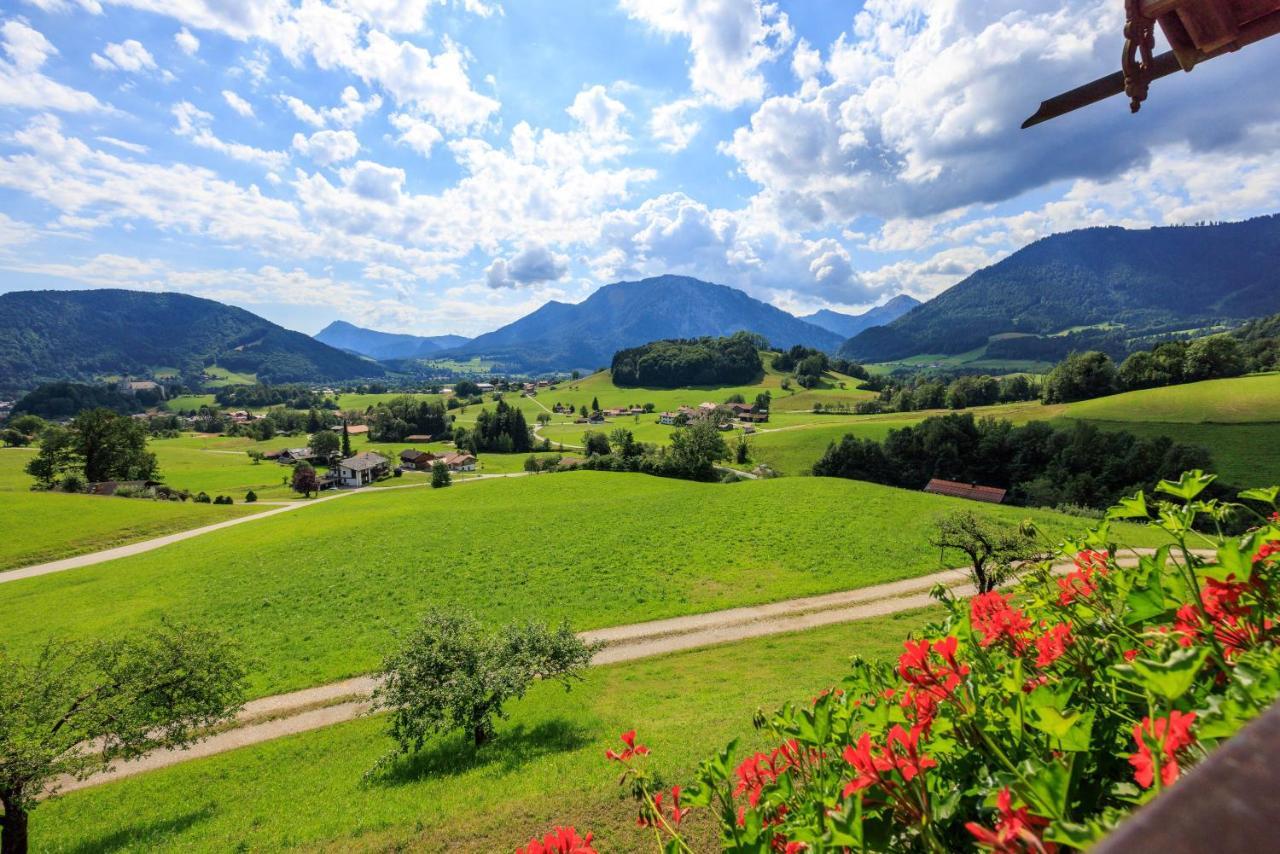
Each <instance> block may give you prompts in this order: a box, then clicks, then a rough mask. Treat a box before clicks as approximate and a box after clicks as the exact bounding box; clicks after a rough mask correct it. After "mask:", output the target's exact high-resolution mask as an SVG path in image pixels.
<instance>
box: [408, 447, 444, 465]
mask: <svg viewBox="0 0 1280 854" xmlns="http://www.w3.org/2000/svg"><path fill="white" fill-rule="evenodd" d="M435 458H436V455H435V454H432V453H428V452H426V451H419V450H418V449H417V448H406V449H405V450H403V451H401V452H400V465H402V466H404V467H405V468H407V469H429V468H431V461H432V460H434V459H435Z"/></svg>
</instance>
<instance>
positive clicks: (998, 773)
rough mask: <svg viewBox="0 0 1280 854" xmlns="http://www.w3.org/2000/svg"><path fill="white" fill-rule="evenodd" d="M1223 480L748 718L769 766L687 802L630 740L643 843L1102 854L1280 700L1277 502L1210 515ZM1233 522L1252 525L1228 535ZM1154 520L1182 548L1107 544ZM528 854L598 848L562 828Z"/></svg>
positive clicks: (1130, 507) (1082, 543) (1151, 508)
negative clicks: (708, 818) (1141, 810)
mask: <svg viewBox="0 0 1280 854" xmlns="http://www.w3.org/2000/svg"><path fill="white" fill-rule="evenodd" d="M1213 479H1214V478H1213V475H1205V474H1203V473H1201V472H1199V471H1194V472H1190V473H1188V474H1184V475H1183V476H1182V477H1181V478H1180V479H1179V480H1178V481H1161V482H1160V484H1159V485H1158V487H1157V493H1158V494H1159V496H1161V497H1160V498H1158V499H1154V500H1152V499H1148V497H1147V496H1146V495H1144V494H1143V493H1141V492H1139V493H1137V494H1136V495H1135V496H1133V497H1132V498H1128V499H1125V500H1124V501H1122V502H1121V503H1120V504H1119V505H1117V506H1116V507H1113V508H1111V510H1110V511H1108V513H1107V516H1106V518H1105V519H1104V520H1103V521H1102V522H1101V523H1100V524H1099V525H1098V526H1097V527H1096V528H1094V529H1093V530H1091V531H1089V532H1088V533H1087V534H1086V535H1085V536H1083V537H1081V538H1080V539H1079V540H1078V541H1077V542H1071V543H1066V544H1064V545H1063V547H1062V551H1061V553H1062V554H1063V555H1066V556H1068V562H1067V563H1065V564H1057V565H1055V564H1054V563H1053V562H1052V561H1046V562H1044V563H1043V564H1040V565H1037V566H1036V567H1034V568H1033V569H1032V570H1030V571H1029V572H1027V573H1026V574H1025V575H1024V576H1023V577H1022V578H1021V579H1020V581H1019V582H1018V583H1017V584H1016V585H1014V586H1013V587H1012V588H1011V589H1009V591H1008V592H1002V591H1000V590H995V591H991V592H988V593H984V594H981V595H977V596H974V597H972V598H969V599H961V598H957V597H955V596H954V595H952V594H951V593H949V592H948V591H946V590H945V589H942V588H939V589H937V590H936V591H935V595H936V596H937V598H939V599H940V600H941V601H942V602H943V603H944V605H945V607H946V610H947V615H946V617H945V618H944V619H943V620H941V621H940V622H937V623H934V624H932V625H930V626H929V627H927V628H926V629H925V630H924V632H923V633H922V634H921V635H920V636H919V637H913V638H909V639H907V640H906V641H905V642H904V644H903V653H902V655H901V657H900V658H899V660H898V661H897V663H896V666H893V665H889V664H877V663H872V662H869V661H865V660H861V659H855V660H854V664H853V668H852V673H851V675H850V676H849V677H848V678H847V679H846V680H845V681H844V683H843V684H842V685H840V686H837V687H832V688H831V689H830V690H827V691H824V692H822V694H820V695H819V696H817V697H814V698H812V699H811V700H810V701H808V702H796V703H791V704H789V705H787V706H785V707H784V708H782V709H781V710H779V711H778V712H776V713H775V714H773V715H772V716H767V717H766V716H763V715H762V716H760V717H759V718H758V719H757V720H756V726H757V727H758V728H759V729H760V730H761V731H762V732H763V733H764V734H765V735H766V737H767V738H768V739H769V740H770V742H771V743H773V744H776V745H777V746H776V747H774V748H773V749H772V750H769V751H767V752H757V753H754V754H753V755H750V756H747V757H745V758H743V759H742V760H741V761H739V762H738V763H737V764H736V765H735V764H734V762H733V758H734V756H735V745H734V744H730V745H729V746H727V747H726V748H725V749H724V750H722V751H720V752H719V753H717V754H716V755H715V756H713V757H711V758H710V759H707V760H706V761H704V762H703V763H702V764H701V766H700V768H699V771H698V774H697V779H696V780H695V781H694V782H693V783H692V785H689V786H686V787H683V788H682V787H680V786H673V787H671V788H669V789H667V788H665V787H661V788H660V787H659V786H658V785H657V783H656V779H657V777H656V776H655V775H654V774H653V773H652V772H651V771H650V770H649V769H648V768H647V761H648V760H647V759H646V757H647V756H648V754H649V751H648V748H646V747H645V746H644V745H643V744H641V743H639V742H638V740H637V735H636V733H635V732H634V731H632V732H628V733H626V734H624V735H623V737H622V739H623V742H624V744H623V747H622V749H621V750H618V751H609V752H608V754H607V757H608V759H609V760H610V761H615V762H618V763H620V764H621V765H622V766H623V769H624V770H623V777H622V779H623V781H624V783H627V784H629V785H630V786H631V789H632V793H633V795H634V796H635V798H636V799H637V801H638V806H639V816H638V819H637V820H638V822H639V824H640V826H642V827H648V828H651V829H652V831H653V833H654V842H655V846H656V847H657V848H658V849H659V850H662V851H668V852H672V851H692V850H693V849H692V848H691V846H690V844H689V842H688V841H687V840H686V838H685V835H684V834H683V833H682V827H683V826H685V822H686V820H687V819H686V816H687V814H688V812H689V810H691V809H699V808H700V809H705V810H709V811H711V813H712V814H713V816H714V818H715V819H716V820H717V821H718V823H719V827H720V831H719V835H720V840H721V843H722V847H723V848H724V849H725V850H730V851H744V852H746V851H781V852H788V854H794V852H800V851H831V850H847V851H864V850H873V851H937V852H942V851H958V850H975V849H984V850H993V851H1000V852H1050V851H1055V850H1062V849H1075V848H1086V847H1088V846H1090V845H1091V844H1093V843H1094V842H1096V841H1098V840H1099V839H1101V838H1102V837H1103V836H1105V835H1106V834H1107V833H1108V832H1109V831H1110V830H1111V829H1112V828H1113V827H1115V826H1116V824H1118V823H1119V822H1120V821H1121V820H1122V819H1123V818H1124V817H1125V816H1126V815H1127V814H1128V813H1129V812H1131V811H1132V810H1134V809H1135V808H1137V807H1138V806H1140V805H1142V804H1144V803H1146V802H1148V801H1150V800H1151V799H1153V798H1156V797H1158V796H1159V795H1160V793H1161V792H1162V791H1163V790H1164V789H1166V788H1168V787H1169V786H1173V785H1182V783H1180V782H1179V780H1180V779H1181V777H1182V776H1183V775H1185V774H1186V773H1187V771H1188V769H1190V768H1192V767H1194V766H1195V765H1196V764H1197V763H1199V762H1200V761H1202V760H1203V759H1204V758H1205V757H1206V756H1207V755H1208V754H1209V753H1210V752H1212V750H1213V749H1214V747H1216V746H1217V745H1218V744H1219V743H1221V742H1222V741H1224V740H1225V739H1228V738H1230V737H1231V736H1232V735H1233V734H1234V733H1235V732H1237V731H1238V730H1239V729H1240V728H1241V727H1242V726H1244V725H1245V724H1246V723H1247V722H1248V721H1249V720H1251V719H1252V718H1254V717H1255V716H1257V715H1258V714H1260V713H1261V712H1262V711H1263V710H1264V709H1266V708H1267V707H1268V706H1269V705H1270V704H1271V703H1272V702H1273V701H1274V700H1275V698H1276V697H1277V695H1280V644H1278V643H1277V640H1278V639H1280V625H1278V624H1277V621H1276V617H1277V612H1278V611H1280V599H1278V597H1277V590H1278V589H1280V513H1277V512H1276V500H1277V492H1278V491H1280V490H1277V488H1275V487H1272V488H1270V489H1253V490H1247V491H1245V492H1242V493H1240V498H1241V500H1242V503H1241V504H1232V503H1229V502H1224V501H1221V500H1217V499H1213V500H1205V499H1204V498H1202V497H1201V494H1202V493H1203V491H1204V490H1205V488H1206V487H1207V486H1209V484H1210V483H1212V481H1213ZM1259 507H1265V508H1266V509H1265V510H1263V511H1261V512H1259V509H1258V508H1259ZM1241 512H1245V513H1249V514H1251V515H1252V517H1253V519H1254V526H1253V527H1252V528H1251V529H1250V530H1249V531H1248V532H1247V533H1246V534H1244V535H1243V536H1231V535H1227V534H1224V533H1221V528H1220V526H1219V525H1218V523H1219V522H1220V521H1221V520H1223V519H1226V518H1229V517H1230V518H1234V514H1239V513H1241ZM1265 513H1270V515H1264V514H1265ZM1142 518H1150V519H1151V524H1153V525H1156V526H1158V527H1159V528H1161V529H1163V530H1164V531H1165V532H1166V533H1167V534H1168V535H1169V537H1170V538H1171V540H1172V543H1171V544H1170V545H1166V546H1163V547H1161V548H1159V549H1157V550H1155V552H1154V553H1150V552H1142V553H1139V552H1137V551H1127V550H1122V549H1120V548H1119V547H1117V544H1116V543H1114V542H1112V531H1111V523H1112V522H1113V521H1114V520H1120V519H1142ZM1206 530H1207V531H1209V532H1210V533H1203V531H1206ZM570 838H572V840H573V841H574V844H573V846H572V847H571V848H564V847H561V848H556V847H548V846H547V844H546V843H547V842H549V841H554V840H557V839H564V840H568V839H570ZM584 839H585V842H584V841H583V840H584ZM526 850H528V851H561V850H564V851H568V850H573V851H579V852H584V854H588V852H592V851H594V850H595V849H594V847H593V843H592V842H591V836H590V835H589V834H588V835H586V836H585V837H581V838H579V837H577V836H576V835H574V832H573V831H572V829H570V830H569V832H567V833H564V834H560V835H559V836H555V835H552V836H548V837H546V839H544V840H542V841H538V840H536V839H535V840H532V841H531V844H530V846H529V847H528V848H527V849H526Z"/></svg>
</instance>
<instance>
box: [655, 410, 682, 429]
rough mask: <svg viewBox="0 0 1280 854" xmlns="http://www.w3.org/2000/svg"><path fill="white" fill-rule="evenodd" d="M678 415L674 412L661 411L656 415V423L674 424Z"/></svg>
mask: <svg viewBox="0 0 1280 854" xmlns="http://www.w3.org/2000/svg"><path fill="white" fill-rule="evenodd" d="M678 417H679V416H678V415H677V414H676V413H674V412H662V413H659V415H658V423H659V424H666V425H669V426H674V425H675V423H676V418H678Z"/></svg>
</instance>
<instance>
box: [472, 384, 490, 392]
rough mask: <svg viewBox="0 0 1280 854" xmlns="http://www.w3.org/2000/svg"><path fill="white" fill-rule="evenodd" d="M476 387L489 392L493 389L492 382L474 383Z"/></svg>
mask: <svg viewBox="0 0 1280 854" xmlns="http://www.w3.org/2000/svg"><path fill="white" fill-rule="evenodd" d="M476 388H478V389H480V391H482V392H490V391H493V383H476Z"/></svg>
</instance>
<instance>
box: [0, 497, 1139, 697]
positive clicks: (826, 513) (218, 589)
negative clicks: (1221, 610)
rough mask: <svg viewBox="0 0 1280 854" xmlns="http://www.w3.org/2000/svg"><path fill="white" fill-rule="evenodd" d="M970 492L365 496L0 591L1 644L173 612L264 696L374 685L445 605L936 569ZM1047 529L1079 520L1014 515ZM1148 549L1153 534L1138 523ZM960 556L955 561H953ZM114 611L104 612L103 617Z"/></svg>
mask: <svg viewBox="0 0 1280 854" xmlns="http://www.w3.org/2000/svg"><path fill="white" fill-rule="evenodd" d="M959 508H965V509H975V508H974V505H973V504H971V503H968V502H964V501H962V500H960V499H950V498H943V497H939V496H934V495H927V494H924V493H919V492H909V491H905V490H898V489H892V488H889V487H883V486H877V485H874V484H867V483H859V482H856V481H848V480H839V479H828V478H790V479H786V478H783V479H777V480H770V481H758V482H748V483H738V484H732V485H725V484H704V483H692V482H689V481H680V480H670V479H663V478H656V477H649V476H646V475H629V474H613V473H605V472H573V473H561V474H543V475H537V476H532V477H521V478H511V479H505V478H503V479H496V480H489V481H482V482H477V483H469V484H458V485H456V486H454V487H451V488H448V489H443V490H437V489H430V488H419V489H402V490H395V491H393V492H387V491H383V490H365V491H362V492H360V493H356V494H352V495H347V496H344V497H342V498H340V499H337V500H333V501H328V502H325V503H322V504H317V505H316V506H313V507H309V508H306V509H305V510H301V511H298V512H295V513H287V514H283V515H280V516H275V517H272V518H270V519H263V520H261V521H258V522H253V523H250V524H247V525H240V526H237V527H235V528H232V529H228V530H226V531H218V532H214V533H211V534H208V535H205V536H202V537H199V538H197V539H195V540H190V541H186V542H181V543H177V544H174V545H172V546H167V547H165V548H163V549H159V550H156V551H153V552H148V553H146V554H142V555H137V556H135V557H130V558H125V559H121V560H117V561H111V562H109V563H103V564H98V565H95V566H91V567H85V568H82V569H77V570H73V571H70V572H64V573H59V574H56V575H49V576H43V577H40V578H34V579H27V580H23V581H15V582H11V583H8V584H2V585H0V610H3V611H4V612H5V613H21V614H24V615H26V617H25V618H24V619H23V620H21V621H6V622H4V623H0V643H4V644H8V645H11V646H12V648H14V649H15V650H22V651H30V650H31V649H33V648H34V647H36V646H37V645H38V644H40V643H41V642H42V641H43V640H44V639H45V638H46V637H47V636H48V635H50V634H59V635H67V636H71V637H86V636H110V635H114V634H118V633H120V632H124V631H127V630H128V629H130V628H132V627H135V626H138V625H139V624H151V623H154V622H155V621H157V620H159V619H160V618H161V617H162V616H164V615H173V616H180V617H181V618H182V619H185V620H189V621H193V622H196V623H199V624H202V625H207V626H212V627H218V628H221V629H223V630H225V631H227V632H229V633H231V634H232V635H234V636H235V637H237V638H238V639H239V640H240V641H241V642H242V643H243V644H244V646H245V648H246V650H247V651H248V652H249V653H250V654H252V656H253V658H254V665H253V676H252V677H251V685H252V691H253V693H254V694H256V695H260V694H270V693H276V692H278V691H284V690H290V689H294V688H302V687H307V686H310V685H315V684H319V683H323V682H328V681H331V680H334V679H338V678H342V677H344V676H350V675H352V674H356V673H362V672H365V671H368V670H369V669H371V668H372V667H373V666H374V665H375V664H376V662H377V661H378V658H379V654H380V652H381V651H382V650H383V649H384V647H385V645H386V643H387V641H388V638H389V637H390V635H391V632H392V630H393V629H396V628H401V627H404V626H405V625H407V624H408V623H409V622H411V621H412V620H413V619H414V618H415V616H416V615H417V614H419V613H421V612H422V611H423V610H424V609H426V608H428V607H430V606H432V605H440V606H446V607H464V608H468V609H473V610H475V611H476V612H477V614H478V615H479V616H481V617H483V618H485V619H488V620H506V619H512V618H516V617H526V616H538V617H541V618H544V619H559V618H562V617H566V618H568V619H570V620H571V621H572V622H573V623H574V625H575V626H578V627H579V628H584V629H585V628H596V627H601V626H608V625H617V624H621V623H632V622H638V621H641V620H649V619H656V618H661V617H670V616H676V615H681V614H690V613H697V612H705V611H713V610H718V609H721V608H728V607H733V606H738V605H748V604H756V603H761V602H769V601H776V600H780V599H787V598H791V597H795V596H804V595H811V594H817V593H826V592H830V591H833V590H843V589H849V588H854V587H861V586H865V585H868V584H876V583H879V582H884V581H890V580H893V579H897V578H904V577H908V576H912V575H919V574H923V573H928V572H932V571H935V570H937V569H938V568H939V566H940V564H939V560H938V553H937V551H936V550H934V549H932V548H930V547H929V546H928V545H927V540H928V537H929V534H930V532H931V529H932V523H933V519H934V518H935V517H936V516H937V515H938V514H940V513H943V512H945V511H948V510H953V509H959ZM976 509H979V511H980V512H983V513H990V514H991V515H993V516H997V517H999V518H1002V519H1005V520H1008V521H1010V522H1017V521H1020V520H1022V519H1024V518H1032V519H1034V520H1036V521H1037V523H1038V524H1039V525H1040V526H1041V527H1042V529H1043V530H1044V531H1045V533H1046V535H1047V536H1051V537H1061V536H1063V535H1065V534H1067V533H1068V532H1072V533H1074V532H1077V531H1079V530H1081V529H1082V528H1084V527H1085V523H1084V522H1083V521H1082V520H1080V519H1078V518H1072V517H1066V516H1061V515H1059V514H1055V513H1049V512H1041V511H1026V510H1023V509H1020V508H1012V507H992V508H987V507H981V508H976ZM1131 532H1132V533H1133V534H1134V536H1135V537H1138V538H1142V539H1144V542H1143V544H1150V543H1151V541H1152V537H1153V536H1154V534H1151V533H1148V532H1146V531H1141V530H1139V529H1132V530H1131ZM953 559H954V560H957V561H958V558H955V557H953ZM104 602H109V603H111V607H110V608H104V607H102V605H103V603H104Z"/></svg>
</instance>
